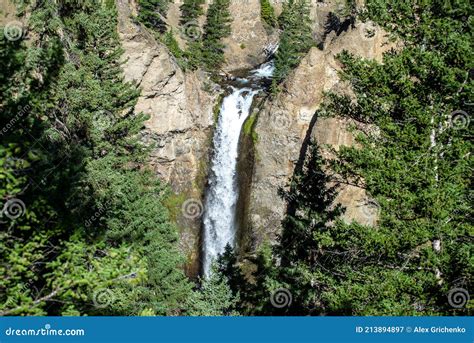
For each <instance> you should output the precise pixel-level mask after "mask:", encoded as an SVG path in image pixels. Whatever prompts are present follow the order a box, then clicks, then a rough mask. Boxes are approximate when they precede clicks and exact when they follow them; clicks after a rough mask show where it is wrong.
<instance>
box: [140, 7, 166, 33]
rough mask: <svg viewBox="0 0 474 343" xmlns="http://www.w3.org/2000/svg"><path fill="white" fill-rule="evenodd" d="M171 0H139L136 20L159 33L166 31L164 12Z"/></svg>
mask: <svg viewBox="0 0 474 343" xmlns="http://www.w3.org/2000/svg"><path fill="white" fill-rule="evenodd" d="M170 2H171V0H139V1H138V20H139V21H141V22H142V23H143V24H144V25H145V26H147V27H149V28H152V29H154V30H156V31H158V32H160V33H164V32H165V31H166V26H167V24H166V14H167V12H168V7H169V4H170Z"/></svg>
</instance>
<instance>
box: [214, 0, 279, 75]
mask: <svg viewBox="0 0 474 343" xmlns="http://www.w3.org/2000/svg"><path fill="white" fill-rule="evenodd" d="M229 11H230V13H231V14H232V24H231V28H232V34H231V36H230V37H228V38H226V39H224V44H225V45H226V48H225V51H224V56H225V59H226V62H225V64H224V66H223V70H225V71H231V70H236V69H244V68H252V67H254V66H256V65H258V64H260V63H263V62H264V61H265V58H266V56H265V53H264V50H263V48H264V47H265V46H266V45H267V43H268V42H269V41H270V40H271V39H272V37H271V35H270V36H269V35H268V34H267V31H266V30H265V28H264V26H263V23H262V19H261V18H260V1H259V0H247V1H242V0H232V1H231V4H230V7H229Z"/></svg>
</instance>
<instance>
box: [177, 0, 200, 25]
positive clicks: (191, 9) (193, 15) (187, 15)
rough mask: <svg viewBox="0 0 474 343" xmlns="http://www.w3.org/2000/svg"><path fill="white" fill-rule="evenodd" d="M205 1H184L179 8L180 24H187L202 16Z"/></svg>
mask: <svg viewBox="0 0 474 343" xmlns="http://www.w3.org/2000/svg"><path fill="white" fill-rule="evenodd" d="M205 2H206V1H205V0H184V1H183V4H182V5H181V6H180V7H179V8H180V10H181V19H180V24H181V25H186V24H187V23H190V22H193V21H196V20H197V19H198V18H199V16H201V15H203V14H204V9H203V8H202V5H204V3H205Z"/></svg>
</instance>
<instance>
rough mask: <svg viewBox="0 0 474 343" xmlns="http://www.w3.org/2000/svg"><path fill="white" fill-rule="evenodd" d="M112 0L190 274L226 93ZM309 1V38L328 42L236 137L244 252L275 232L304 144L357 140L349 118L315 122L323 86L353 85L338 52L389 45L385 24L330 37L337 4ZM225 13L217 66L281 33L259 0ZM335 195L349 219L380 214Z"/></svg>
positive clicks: (245, 63)
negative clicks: (226, 33)
mask: <svg viewBox="0 0 474 343" xmlns="http://www.w3.org/2000/svg"><path fill="white" fill-rule="evenodd" d="M242 3H245V5H242ZM117 4H118V9H119V34H120V38H121V41H122V44H123V48H124V50H125V53H124V62H125V63H124V71H125V76H126V80H128V81H133V82H136V83H137V84H138V85H139V86H140V88H141V95H140V98H139V100H138V103H137V105H136V108H135V110H136V111H141V112H144V113H147V114H149V115H150V119H149V120H148V121H147V123H146V126H147V130H146V133H145V139H146V140H147V141H149V142H151V143H153V144H154V145H155V148H154V150H153V154H152V159H151V166H152V168H153V169H154V170H155V172H156V174H157V175H159V176H160V178H162V179H163V180H165V181H166V182H168V183H169V184H170V185H171V188H172V190H173V191H174V193H175V195H174V196H173V197H172V199H171V203H170V204H169V207H170V211H171V213H172V216H173V218H174V219H175V221H176V222H177V224H178V226H179V229H180V245H181V248H182V251H183V252H184V254H185V255H186V256H187V258H188V263H187V267H186V268H187V273H188V275H191V276H195V275H197V273H198V269H199V264H200V262H199V255H200V248H199V247H200V229H201V227H200V226H201V214H202V211H203V209H202V201H203V196H204V194H203V192H204V190H205V185H206V180H207V173H208V168H209V166H208V162H209V158H210V155H211V148H212V143H211V142H212V132H213V128H214V121H215V119H214V112H215V109H216V108H215V106H218V105H219V104H217V102H218V98H219V94H220V93H221V92H222V90H221V89H220V88H219V87H218V86H217V85H215V84H214V83H212V82H211V81H210V79H209V77H208V75H206V74H205V73H203V72H183V71H182V70H181V69H180V68H179V66H178V65H177V63H176V62H175V60H174V58H173V57H172V55H171V54H170V53H169V52H168V50H167V49H166V48H165V47H164V46H163V45H162V44H160V43H158V42H157V41H156V39H155V38H154V37H153V36H152V35H151V33H150V32H148V30H146V29H144V28H143V27H142V26H141V25H138V24H137V23H136V22H134V21H133V19H132V14H133V13H134V12H135V11H136V4H135V2H134V1H133V0H118V1H117ZM207 6H208V4H206V5H205V8H207ZM311 6H312V8H311V17H312V20H313V35H314V38H315V42H322V40H323V38H325V40H324V46H323V49H322V50H321V49H319V48H316V47H314V48H312V49H311V50H310V51H309V53H308V54H307V56H306V57H305V58H304V59H303V60H302V62H301V63H300V65H299V66H298V67H297V68H296V69H295V70H294V71H293V72H292V73H291V75H290V76H289V77H288V79H287V80H286V81H285V83H284V87H283V90H282V92H281V93H279V94H278V95H277V96H275V97H267V98H266V99H261V98H260V100H257V102H258V101H262V103H261V104H259V105H257V107H259V108H260V109H259V110H258V111H259V114H258V116H257V118H258V119H257V121H256V123H255V125H254V132H253V133H252V134H251V135H252V136H253V138H249V137H248V136H245V135H242V141H241V151H240V158H239V173H240V175H239V181H240V182H241V185H242V188H243V192H242V194H241V199H240V201H239V205H238V207H239V208H238V213H239V215H240V218H239V223H240V225H241V227H242V231H241V232H240V237H241V239H240V242H241V243H242V246H241V248H243V250H245V251H253V250H255V249H256V248H257V247H258V246H259V245H260V244H261V243H262V242H263V241H264V240H266V239H270V240H271V241H272V240H274V239H275V235H276V234H277V233H278V232H279V230H280V229H281V227H280V221H281V219H282V218H283V215H284V213H285V203H284V202H283V201H282V200H281V198H280V197H279V196H278V194H277V192H278V189H279V188H280V187H285V186H286V184H287V182H288V181H289V179H290V178H291V176H292V174H293V170H294V167H295V164H296V163H297V162H298V161H299V159H300V153H301V150H302V146H303V143H304V142H305V141H307V140H308V139H310V138H312V139H315V140H316V141H317V142H319V143H320V144H321V145H324V144H329V145H331V146H333V147H336V148H337V147H339V146H341V145H352V144H354V138H353V137H352V135H351V134H350V133H349V132H348V130H347V125H348V123H347V122H346V121H344V120H341V119H336V118H332V119H318V120H316V118H315V112H316V110H317V109H318V108H319V106H320V105H321V102H322V100H323V92H325V91H328V90H331V89H333V90H340V91H350V90H349V88H348V85H347V84H344V83H342V82H340V80H339V77H338V74H337V72H338V70H340V65H339V64H338V62H337V60H336V55H337V54H338V53H340V52H341V51H343V50H348V51H349V52H352V53H354V54H357V55H359V56H362V57H365V58H375V59H381V56H382V53H383V52H384V51H386V50H387V49H389V45H387V44H385V43H386V37H385V34H384V33H383V32H382V31H381V30H379V29H375V30H374V35H373V36H370V35H367V31H368V30H367V29H368V28H372V27H371V26H370V25H369V24H363V23H357V24H356V25H355V27H354V28H350V27H349V29H348V30H347V31H345V32H342V33H341V34H340V35H339V36H336V34H335V33H334V32H332V33H330V34H329V35H327V36H326V35H325V33H324V24H325V22H326V18H327V15H328V14H329V12H331V11H338V10H339V9H340V6H341V2H340V1H327V2H324V3H323V2H313V1H312V2H311ZM275 8H276V12H277V13H278V12H279V11H281V2H276V3H275ZM230 11H231V14H232V17H233V22H232V35H231V36H230V37H228V38H227V39H226V41H225V43H226V46H227V47H226V50H225V57H226V64H225V65H224V66H223V68H222V69H223V70H224V71H227V72H229V71H232V70H237V69H242V68H250V67H254V66H256V65H258V64H259V63H262V62H263V61H264V60H265V55H264V53H263V48H264V47H265V45H266V44H268V43H269V42H271V41H275V39H277V35H278V32H275V30H273V31H272V30H270V29H269V28H265V26H264V24H263V23H262V21H261V18H260V2H259V0H232V2H231V6H230ZM167 21H168V22H169V23H170V25H172V26H173V27H174V30H175V31H178V32H179V30H180V28H179V26H178V23H179V2H176V3H175V4H172V5H171V7H170V11H169V13H168V17H167ZM203 23H204V16H202V17H201V18H200V19H199V21H198V24H197V25H198V27H199V26H201V27H202V25H203ZM194 24H195V23H194ZM178 36H179V37H178V40H179V43H180V44H181V45H182V46H185V45H186V41H185V39H183V36H182V35H178ZM320 48H321V46H320ZM324 153H325V154H327V153H328V152H327V151H325V152H324ZM337 200H338V201H340V202H341V203H342V204H343V205H344V206H345V207H346V213H345V219H346V220H347V221H351V220H357V221H358V222H360V223H362V224H367V225H371V224H374V222H375V220H376V217H377V213H376V211H374V209H373V208H370V201H369V200H368V196H367V195H366V194H365V193H364V191H363V190H362V189H358V188H356V187H354V186H343V187H341V189H340V194H339V196H338V199H337ZM186 204H190V205H192V208H191V210H190V211H189V213H188V211H187V210H188V209H186V208H185V207H183V206H184V205H186Z"/></svg>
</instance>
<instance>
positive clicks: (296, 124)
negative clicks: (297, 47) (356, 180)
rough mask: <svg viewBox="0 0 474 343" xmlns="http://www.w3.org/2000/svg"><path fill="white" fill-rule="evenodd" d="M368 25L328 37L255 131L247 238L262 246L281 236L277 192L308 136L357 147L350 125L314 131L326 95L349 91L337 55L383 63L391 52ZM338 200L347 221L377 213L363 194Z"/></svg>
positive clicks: (369, 220) (328, 122) (345, 191)
mask: <svg viewBox="0 0 474 343" xmlns="http://www.w3.org/2000/svg"><path fill="white" fill-rule="evenodd" d="M367 25H368V24H362V23H359V24H357V25H356V28H355V29H353V30H350V31H348V32H344V33H342V34H341V35H340V36H338V37H328V41H327V43H326V44H325V48H324V50H323V51H321V50H319V49H317V48H312V49H311V51H310V52H309V53H308V55H307V56H306V57H305V58H304V59H303V60H302V62H301V64H300V65H299V67H298V68H297V69H296V70H295V71H294V72H293V73H292V74H291V75H290V76H289V78H288V80H287V81H286V83H285V87H284V90H283V91H282V92H281V94H279V95H278V96H277V97H276V98H275V99H273V100H271V101H267V102H266V104H265V105H264V108H263V110H262V112H261V113H260V116H259V118H258V122H257V124H256V127H255V131H256V134H257V136H258V141H257V143H256V146H255V150H256V153H255V154H256V160H255V165H254V170H253V175H252V185H251V190H250V202H249V204H248V206H249V209H248V213H249V216H248V218H247V219H248V224H249V225H248V226H249V227H250V231H251V232H247V233H246V234H247V235H249V236H252V237H257V238H258V239H259V240H260V241H261V240H263V239H264V237H265V236H267V237H269V238H270V239H273V238H274V237H275V234H276V233H278V231H279V228H280V221H281V219H282V215H283V213H284V211H285V203H284V202H283V201H282V200H281V199H280V197H279V196H278V194H277V190H278V188H279V187H285V185H286V184H287V182H288V180H289V179H290V177H291V176H292V173H293V169H294V167H295V164H296V163H297V161H298V158H299V155H300V150H301V147H302V144H303V141H304V139H305V137H309V136H311V137H313V138H314V139H316V140H317V141H318V142H319V143H320V144H330V145H332V146H334V147H336V148H337V147H339V146H341V145H352V144H354V138H353V137H352V135H351V134H350V133H349V132H348V131H347V128H346V126H347V122H346V121H344V120H342V119H336V118H331V119H319V120H317V122H316V123H315V125H314V127H312V125H313V124H314V122H312V121H313V120H314V118H313V116H314V113H315V111H316V110H317V109H318V107H319V106H320V104H321V102H322V99H323V92H324V91H328V90H330V89H332V88H334V87H338V88H341V89H344V88H346V87H344V85H343V84H342V83H341V82H340V81H339V78H338V75H337V71H338V70H340V66H339V65H338V63H337V61H336V59H335V56H336V55H337V54H338V53H340V52H341V51H343V50H348V51H349V52H351V53H354V54H356V55H359V56H362V57H364V58H375V59H379V60H380V59H381V57H382V54H383V52H384V51H386V50H388V49H389V46H388V45H384V42H385V41H386V37H385V34H384V33H383V32H382V31H381V30H380V29H377V30H376V32H375V35H374V36H373V37H367V35H366V28H367ZM337 201H339V202H340V203H342V204H343V205H344V206H346V208H347V211H346V214H345V219H346V220H347V221H351V220H356V221H358V222H360V223H363V224H368V225H370V224H374V221H375V220H376V216H377V209H376V208H373V207H374V206H373V204H370V203H368V201H367V196H366V194H365V193H364V191H363V190H362V189H359V188H356V187H354V186H344V187H342V189H341V192H340V194H339V196H338V199H337ZM257 244H258V242H257Z"/></svg>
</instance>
